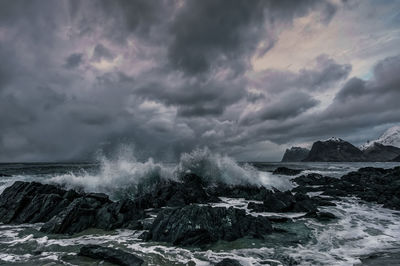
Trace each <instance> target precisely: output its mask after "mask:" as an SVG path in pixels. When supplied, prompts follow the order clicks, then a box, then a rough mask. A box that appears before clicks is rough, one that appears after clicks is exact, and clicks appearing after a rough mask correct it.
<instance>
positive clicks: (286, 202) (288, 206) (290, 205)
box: [247, 191, 317, 212]
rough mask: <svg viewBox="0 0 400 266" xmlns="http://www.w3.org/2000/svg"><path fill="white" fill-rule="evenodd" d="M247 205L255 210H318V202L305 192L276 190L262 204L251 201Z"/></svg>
mask: <svg viewBox="0 0 400 266" xmlns="http://www.w3.org/2000/svg"><path fill="white" fill-rule="evenodd" d="M247 207H248V208H249V209H251V210H253V211H255V212H310V211H315V210H316V208H317V204H316V201H314V200H313V199H312V198H310V197H309V196H307V195H305V194H301V193H297V194H296V195H293V194H292V193H291V192H290V191H286V192H280V191H275V193H272V194H270V195H269V196H268V197H267V198H266V199H265V200H264V201H263V203H262V204H258V203H253V202H250V203H249V204H248V205H247Z"/></svg>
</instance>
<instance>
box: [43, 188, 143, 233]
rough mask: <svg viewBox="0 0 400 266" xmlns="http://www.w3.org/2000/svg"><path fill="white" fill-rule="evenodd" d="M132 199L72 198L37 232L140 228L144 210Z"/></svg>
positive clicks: (90, 196) (91, 196)
mask: <svg viewBox="0 0 400 266" xmlns="http://www.w3.org/2000/svg"><path fill="white" fill-rule="evenodd" d="M138 205H139V204H137V203H136V202H134V201H131V200H125V201H120V202H110V201H109V200H108V197H107V198H104V197H100V198H99V197H93V195H89V196H85V197H80V198H78V199H75V200H74V201H73V202H72V203H71V204H70V205H69V206H68V207H67V208H66V209H65V210H64V211H62V212H61V213H59V214H58V215H56V216H54V217H53V218H52V219H51V220H50V221H48V222H46V223H45V224H44V225H43V226H42V228H41V229H40V231H42V232H46V233H52V234H74V233H78V232H81V231H83V230H86V229H88V228H98V229H104V230H112V229H115V228H130V229H138V230H139V229H142V225H141V223H140V221H139V220H140V219H143V218H145V213H144V210H143V209H140V208H139V207H138Z"/></svg>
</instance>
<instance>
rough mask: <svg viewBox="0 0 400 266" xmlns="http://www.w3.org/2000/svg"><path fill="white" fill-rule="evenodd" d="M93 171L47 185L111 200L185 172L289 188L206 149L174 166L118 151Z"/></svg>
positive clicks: (230, 182)
mask: <svg viewBox="0 0 400 266" xmlns="http://www.w3.org/2000/svg"><path fill="white" fill-rule="evenodd" d="M99 161H100V168H99V170H98V171H96V172H88V171H81V172H80V173H76V172H75V173H68V174H61V175H56V176H53V177H51V178H50V179H49V180H48V181H47V182H49V183H56V184H61V185H62V186H64V187H65V188H67V189H76V190H81V191H85V192H102V193H106V194H108V195H110V196H111V197H112V198H114V199H120V198H123V197H133V196H134V195H135V194H137V193H139V192H143V191H145V190H149V189H150V188H151V187H152V186H153V185H155V184H156V183H157V182H159V181H161V180H175V181H179V180H180V178H181V177H182V176H183V175H185V174H187V173H194V174H197V175H199V176H201V177H202V178H203V179H204V181H206V183H207V184H210V185H212V184H216V183H225V184H228V185H246V184H250V185H257V186H261V185H263V186H266V187H277V188H284V187H287V188H289V186H290V185H289V183H290V182H288V181H287V180H286V181H285V180H284V179H282V177H277V176H273V175H272V174H271V173H266V172H264V173H261V172H259V171H258V170H257V169H255V168H254V167H252V166H250V165H248V164H243V165H240V164H238V163H237V162H236V161H235V160H234V159H232V158H230V157H228V156H226V155H221V154H218V153H213V152H211V151H210V150H209V149H208V148H204V149H195V150H193V151H192V152H190V153H183V154H182V155H181V156H180V160H179V161H178V163H175V164H165V163H161V162H155V161H154V160H153V159H152V158H149V159H147V160H146V161H144V162H140V161H138V160H137V159H136V157H135V156H134V153H133V152H132V151H127V150H126V149H125V150H124V151H123V152H119V153H118V154H117V156H115V157H114V158H108V157H106V156H100V159H99Z"/></svg>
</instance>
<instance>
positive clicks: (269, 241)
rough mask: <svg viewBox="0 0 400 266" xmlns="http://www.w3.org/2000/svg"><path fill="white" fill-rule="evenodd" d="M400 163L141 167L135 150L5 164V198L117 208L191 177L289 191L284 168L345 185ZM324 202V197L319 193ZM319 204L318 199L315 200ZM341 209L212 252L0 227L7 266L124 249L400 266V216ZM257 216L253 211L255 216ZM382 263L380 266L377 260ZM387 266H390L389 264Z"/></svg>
mask: <svg viewBox="0 0 400 266" xmlns="http://www.w3.org/2000/svg"><path fill="white" fill-rule="evenodd" d="M398 165H399V163H290V164H284V163H238V162H236V161H235V160H233V159H232V158H230V157H228V156H226V155H221V154H216V153H212V152H211V151H210V150H208V149H197V150H194V151H193V152H191V153H185V154H182V155H181V157H180V160H179V161H178V162H177V163H162V162H157V161H155V160H153V159H151V158H149V159H148V160H145V161H139V160H137V159H136V158H135V156H134V153H133V152H132V151H131V150H124V151H121V152H119V153H118V154H117V155H116V156H113V157H112V158H110V157H106V156H100V157H99V161H98V162H96V163H52V164H50V163H33V164H0V173H1V174H2V176H0V192H2V191H3V190H4V189H5V188H6V187H8V186H10V185H12V184H13V182H15V181H17V180H22V181H38V182H42V183H49V184H58V185H60V186H62V187H64V188H68V189H70V188H72V189H75V190H78V191H85V192H101V193H106V194H108V195H109V196H110V198H111V199H113V200H119V199H121V198H125V197H128V198H133V197H134V196H135V195H136V194H137V193H140V192H143V191H145V190H148V189H151V187H152V186H153V185H155V184H156V183H157V182H159V181H160V180H169V179H170V180H179V178H180V177H181V176H182V175H184V174H186V173H195V174H197V175H199V176H202V177H203V179H204V180H205V181H206V182H207V183H208V184H209V185H211V186H212V185H213V184H216V183H226V184H231V185H246V184H252V185H257V186H265V187H268V188H271V189H272V188H276V189H279V190H289V189H292V188H293V187H294V186H295V185H294V184H293V183H292V182H291V179H292V178H294V177H288V176H282V175H273V174H272V171H273V170H274V169H275V168H276V167H278V166H287V167H290V168H293V169H303V170H304V171H303V172H302V173H301V174H308V173H320V174H323V175H326V176H332V177H340V176H342V175H343V174H346V173H348V172H350V171H354V170H357V169H359V168H361V167H365V166H373V167H383V168H391V167H394V166H398ZM316 194H318V193H316ZM310 196H312V195H310ZM221 200H222V202H220V203H213V204H210V205H212V206H215V207H217V206H219V207H230V206H234V207H235V208H240V209H245V210H247V204H248V203H249V202H250V201H248V200H245V199H232V198H221ZM335 203H336V206H327V207H320V209H321V210H324V211H329V212H331V213H333V214H335V215H336V216H337V217H338V219H337V220H335V221H333V222H330V223H325V222H318V221H316V220H313V219H302V218H300V219H296V220H295V221H294V222H293V223H289V224H287V223H282V224H279V225H278V226H280V227H281V228H282V229H285V230H286V231H287V233H285V234H280V235H279V236H277V235H275V234H272V235H269V236H267V237H266V238H265V239H264V240H258V239H257V240H255V239H248V238H243V239H238V240H236V241H233V242H224V241H220V242H217V243H215V244H213V245H211V246H210V247H208V249H207V250H202V249H199V248H181V247H174V246H171V245H168V244H165V243H156V242H144V241H143V240H141V239H140V238H139V236H140V234H141V233H142V231H135V230H127V229H123V230H114V231H111V232H105V231H102V230H97V229H96V230H95V229H90V230H86V231H84V232H82V233H79V234H76V235H72V236H66V235H46V234H44V233H41V232H39V230H38V229H39V228H40V226H41V224H33V225H32V224H23V225H3V224H0V264H4V265H32V264H37V265H96V264H95V261H94V260H91V259H86V258H82V257H77V256H76V254H77V252H78V251H79V246H80V245H84V244H102V245H105V246H109V247H114V248H121V249H124V250H126V251H129V252H131V253H133V254H136V255H138V256H140V257H141V258H143V259H144V260H145V265H213V264H214V263H216V262H218V261H220V260H222V259H224V258H234V259H236V260H238V261H239V262H240V263H242V264H243V265H293V263H294V262H295V261H296V262H298V263H299V265H396V264H397V265H399V264H400V258H399V257H398V256H397V257H396V254H398V253H399V251H400V212H398V211H394V210H389V209H386V208H383V207H382V206H380V205H378V204H374V203H367V202H363V201H361V200H359V199H356V198H342V199H340V200H337V201H335ZM247 212H248V213H249V214H251V213H250V211H249V210H247ZM303 214H304V213H261V214H260V215H264V216H284V217H299V216H301V215H303ZM377 258H379V259H378V261H376V259H377ZM385 263H386V264H385ZM102 265H110V264H107V263H103V264H102Z"/></svg>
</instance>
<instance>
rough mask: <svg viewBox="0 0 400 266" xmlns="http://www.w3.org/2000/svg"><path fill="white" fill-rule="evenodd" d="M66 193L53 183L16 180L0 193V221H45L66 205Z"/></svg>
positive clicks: (67, 200)
mask: <svg viewBox="0 0 400 266" xmlns="http://www.w3.org/2000/svg"><path fill="white" fill-rule="evenodd" d="M66 193H67V191H65V190H63V189H60V188H58V187H56V186H53V185H47V184H40V183H37V182H22V181H17V182H15V183H14V184H13V185H11V186H10V187H8V188H6V189H5V190H4V191H3V193H2V194H1V195H0V222H3V223H36V222H46V221H48V220H49V219H50V218H52V217H53V216H54V215H56V214H58V213H59V212H61V211H62V210H64V208H65V207H66V206H68V204H69V203H70V199H66V198H64V195H65V194H66ZM71 199H72V198H71Z"/></svg>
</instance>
